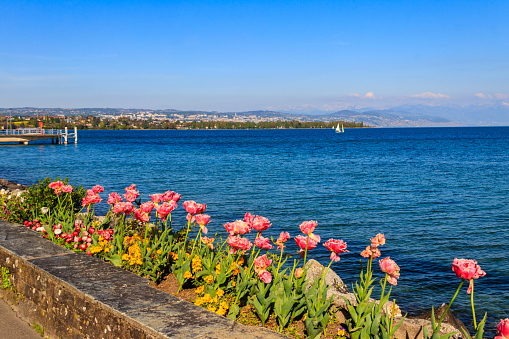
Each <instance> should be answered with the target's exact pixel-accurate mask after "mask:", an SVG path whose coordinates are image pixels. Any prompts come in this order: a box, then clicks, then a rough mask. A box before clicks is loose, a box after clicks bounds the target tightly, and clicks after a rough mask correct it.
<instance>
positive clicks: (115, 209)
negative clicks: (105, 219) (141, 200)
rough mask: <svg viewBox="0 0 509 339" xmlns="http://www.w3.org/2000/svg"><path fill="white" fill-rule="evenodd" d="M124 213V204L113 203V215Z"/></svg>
mask: <svg viewBox="0 0 509 339" xmlns="http://www.w3.org/2000/svg"><path fill="white" fill-rule="evenodd" d="M109 201H110V200H109V199H108V204H109ZM122 212H124V203H122V202H117V203H115V205H113V213H122Z"/></svg>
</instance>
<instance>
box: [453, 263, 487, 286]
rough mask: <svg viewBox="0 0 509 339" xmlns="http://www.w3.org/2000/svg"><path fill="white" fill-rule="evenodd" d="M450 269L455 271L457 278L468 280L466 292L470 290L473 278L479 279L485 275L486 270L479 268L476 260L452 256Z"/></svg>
mask: <svg viewBox="0 0 509 339" xmlns="http://www.w3.org/2000/svg"><path fill="white" fill-rule="evenodd" d="M452 270H453V271H454V273H456V276H457V277H458V278H460V279H465V280H468V281H469V282H470V284H469V286H468V290H467V293H468V294H470V293H471V292H472V287H473V286H474V279H479V278H480V277H484V276H485V275H486V272H484V271H483V270H482V269H481V266H479V265H477V261H475V260H469V259H457V258H454V260H453V262H452Z"/></svg>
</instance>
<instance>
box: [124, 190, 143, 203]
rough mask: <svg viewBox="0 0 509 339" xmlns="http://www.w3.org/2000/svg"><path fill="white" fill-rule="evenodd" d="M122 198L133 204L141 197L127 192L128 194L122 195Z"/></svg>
mask: <svg viewBox="0 0 509 339" xmlns="http://www.w3.org/2000/svg"><path fill="white" fill-rule="evenodd" d="M122 196H123V197H124V198H125V201H127V202H130V203H133V202H134V201H135V200H136V198H138V197H139V195H138V194H135V193H133V192H127V193H126V194H122Z"/></svg>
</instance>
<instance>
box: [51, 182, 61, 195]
mask: <svg viewBox="0 0 509 339" xmlns="http://www.w3.org/2000/svg"><path fill="white" fill-rule="evenodd" d="M48 187H49V188H51V189H53V191H54V192H55V194H56V195H60V193H62V187H64V183H63V182H61V181H55V182H52V183H50V184H49V185H48Z"/></svg>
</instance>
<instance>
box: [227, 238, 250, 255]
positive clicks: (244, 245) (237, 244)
mask: <svg viewBox="0 0 509 339" xmlns="http://www.w3.org/2000/svg"><path fill="white" fill-rule="evenodd" d="M227 241H228V245H230V246H231V247H232V250H231V252H233V253H236V252H237V250H241V251H249V249H250V248H251V246H253V244H251V242H250V241H249V240H248V239H246V238H241V237H239V236H229V237H228V239H227Z"/></svg>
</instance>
